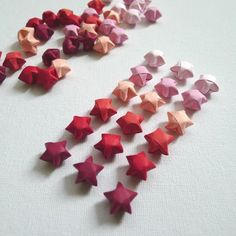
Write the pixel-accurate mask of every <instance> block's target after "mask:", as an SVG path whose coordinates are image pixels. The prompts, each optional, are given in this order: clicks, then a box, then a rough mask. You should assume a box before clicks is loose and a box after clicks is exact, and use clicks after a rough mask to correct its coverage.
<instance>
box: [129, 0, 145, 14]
mask: <svg viewBox="0 0 236 236" xmlns="http://www.w3.org/2000/svg"><path fill="white" fill-rule="evenodd" d="M146 7H147V5H146V2H145V0H134V1H132V3H131V4H130V5H129V9H136V10H138V11H139V12H141V13H143V12H144V10H145V8H146Z"/></svg>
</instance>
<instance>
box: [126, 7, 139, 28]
mask: <svg viewBox="0 0 236 236" xmlns="http://www.w3.org/2000/svg"><path fill="white" fill-rule="evenodd" d="M140 21H141V17H140V12H139V11H138V10H136V9H129V10H127V11H126V13H125V15H124V22H125V23H127V24H129V25H136V24H137V23H138V22H140Z"/></svg>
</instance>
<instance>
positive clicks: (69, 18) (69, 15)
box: [57, 9, 81, 26]
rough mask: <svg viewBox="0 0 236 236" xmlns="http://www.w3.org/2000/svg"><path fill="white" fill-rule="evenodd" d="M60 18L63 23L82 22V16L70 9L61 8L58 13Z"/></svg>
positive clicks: (76, 23) (77, 23)
mask: <svg viewBox="0 0 236 236" xmlns="http://www.w3.org/2000/svg"><path fill="white" fill-rule="evenodd" d="M57 17H58V20H59V22H60V24H62V25H77V26H79V25H80V23H81V18H80V16H77V15H75V14H74V13H73V11H71V10H69V9H61V10H59V11H58V13H57Z"/></svg>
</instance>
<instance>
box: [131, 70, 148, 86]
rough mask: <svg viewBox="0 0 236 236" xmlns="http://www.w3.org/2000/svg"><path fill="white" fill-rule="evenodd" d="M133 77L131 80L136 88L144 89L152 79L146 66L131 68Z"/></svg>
mask: <svg viewBox="0 0 236 236" xmlns="http://www.w3.org/2000/svg"><path fill="white" fill-rule="evenodd" d="M131 72H132V75H131V76H130V78H129V80H130V81H131V82H133V83H134V84H135V85H136V86H139V87H143V86H145V85H146V84H147V81H149V80H151V79H152V75H151V73H150V72H149V71H148V69H147V68H146V67H145V66H136V67H133V68H131Z"/></svg>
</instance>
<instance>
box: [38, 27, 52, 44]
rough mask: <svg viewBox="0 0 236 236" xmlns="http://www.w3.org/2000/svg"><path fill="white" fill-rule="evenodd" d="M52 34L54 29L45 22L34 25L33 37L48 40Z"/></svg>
mask: <svg viewBox="0 0 236 236" xmlns="http://www.w3.org/2000/svg"><path fill="white" fill-rule="evenodd" d="M53 34H54V31H53V30H52V29H51V28H49V27H48V25H46V24H42V25H38V26H36V27H35V37H36V38H37V39H39V40H41V41H48V40H49V39H50V38H51V37H52V35H53Z"/></svg>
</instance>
